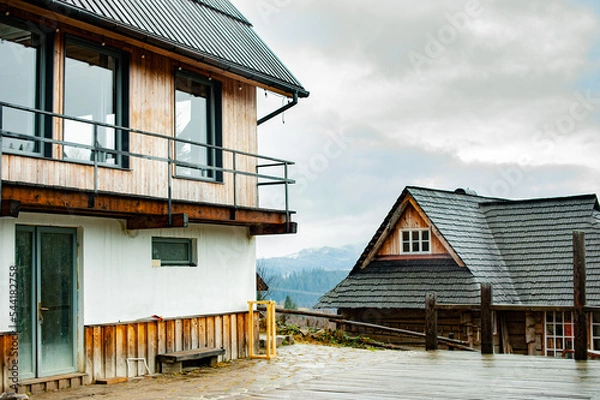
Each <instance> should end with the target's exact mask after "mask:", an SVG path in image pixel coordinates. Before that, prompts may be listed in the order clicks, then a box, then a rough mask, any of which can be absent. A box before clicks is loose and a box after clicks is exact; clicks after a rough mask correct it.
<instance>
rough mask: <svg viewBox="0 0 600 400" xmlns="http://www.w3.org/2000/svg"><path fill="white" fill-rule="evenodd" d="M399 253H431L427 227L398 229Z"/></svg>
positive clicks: (429, 234) (429, 235) (429, 233)
mask: <svg viewBox="0 0 600 400" xmlns="http://www.w3.org/2000/svg"><path fill="white" fill-rule="evenodd" d="M400 237H401V240H402V243H401V247H400V248H401V253H402V254H419V253H426V254H429V253H431V232H430V231H429V228H420V229H402V230H401V231H400Z"/></svg>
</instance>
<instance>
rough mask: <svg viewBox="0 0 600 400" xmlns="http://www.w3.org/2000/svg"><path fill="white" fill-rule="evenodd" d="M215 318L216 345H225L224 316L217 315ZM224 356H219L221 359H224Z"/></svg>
mask: <svg viewBox="0 0 600 400" xmlns="http://www.w3.org/2000/svg"><path fill="white" fill-rule="evenodd" d="M213 318H214V332H215V333H214V340H215V345H214V347H223V317H221V316H220V315H216V316H214V317H213ZM222 360H223V357H222V356H219V361H222Z"/></svg>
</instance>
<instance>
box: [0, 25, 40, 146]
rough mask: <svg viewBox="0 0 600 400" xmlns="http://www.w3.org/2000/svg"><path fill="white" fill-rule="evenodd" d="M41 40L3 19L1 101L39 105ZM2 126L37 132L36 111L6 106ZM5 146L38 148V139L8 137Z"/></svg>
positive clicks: (0, 28)
mask: <svg viewBox="0 0 600 400" xmlns="http://www.w3.org/2000/svg"><path fill="white" fill-rule="evenodd" d="M40 44H41V37H40V36H39V35H37V34H35V33H32V32H29V31H26V30H23V29H20V28H16V27H13V26H10V25H7V24H4V23H0V60H2V68H0V88H2V90H0V101H4V102H7V103H12V104H17V105H20V106H24V107H29V108H39V104H38V103H39V101H38V95H37V94H38V86H39V82H38V76H39V70H38V69H39V64H38V59H39V52H40V48H41V46H40ZM2 129H3V130H5V131H9V132H11V133H15V134H20V135H26V136H36V127H35V115H34V114H32V113H28V112H24V111H19V110H15V109H11V108H7V107H3V109H2ZM3 149H5V150H14V151H24V152H34V151H36V142H35V141H34V140H26V139H13V138H4V139H3Z"/></svg>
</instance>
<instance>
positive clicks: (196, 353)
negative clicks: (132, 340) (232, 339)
mask: <svg viewBox="0 0 600 400" xmlns="http://www.w3.org/2000/svg"><path fill="white" fill-rule="evenodd" d="M223 354H225V350H223V349H222V348H219V347H205V348H202V349H192V350H182V351H174V352H170V353H165V354H158V355H157V356H156V359H157V361H160V362H167V363H176V362H182V361H191V360H200V359H202V358H206V357H213V356H221V355H223Z"/></svg>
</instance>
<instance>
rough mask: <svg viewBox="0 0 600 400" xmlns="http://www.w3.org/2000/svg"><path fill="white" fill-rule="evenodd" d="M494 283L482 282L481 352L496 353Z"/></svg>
mask: <svg viewBox="0 0 600 400" xmlns="http://www.w3.org/2000/svg"><path fill="white" fill-rule="evenodd" d="M491 307H492V285H491V284H489V283H482V284H481V354H494V332H493V325H492V309H491Z"/></svg>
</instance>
